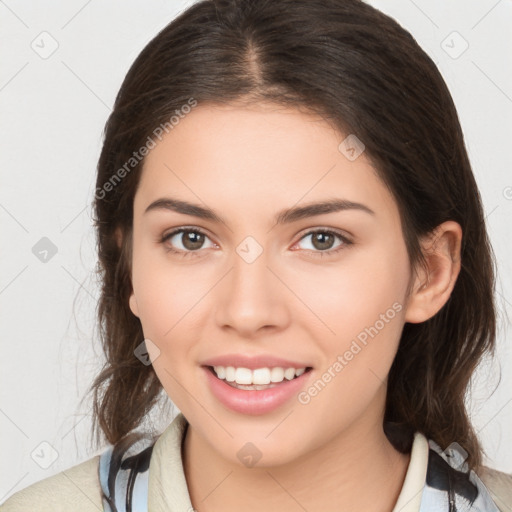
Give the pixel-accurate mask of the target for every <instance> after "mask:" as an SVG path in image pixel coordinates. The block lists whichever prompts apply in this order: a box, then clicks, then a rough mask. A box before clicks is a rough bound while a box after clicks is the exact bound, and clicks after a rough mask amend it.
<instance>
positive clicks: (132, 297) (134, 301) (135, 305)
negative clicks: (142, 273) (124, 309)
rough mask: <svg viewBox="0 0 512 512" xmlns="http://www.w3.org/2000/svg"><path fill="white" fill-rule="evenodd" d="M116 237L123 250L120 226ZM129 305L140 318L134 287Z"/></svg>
mask: <svg viewBox="0 0 512 512" xmlns="http://www.w3.org/2000/svg"><path fill="white" fill-rule="evenodd" d="M114 237H115V240H116V243H117V246H118V247H119V248H121V246H122V244H123V230H122V229H121V227H119V226H118V227H117V228H116V230H115V232H114ZM128 304H129V306H130V309H131V311H132V313H133V314H134V315H135V316H136V317H137V318H138V317H139V308H138V306H137V300H136V299H135V294H134V292H133V285H132V293H131V295H130V299H129V301H128Z"/></svg>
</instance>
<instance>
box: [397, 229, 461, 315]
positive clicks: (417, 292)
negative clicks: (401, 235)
mask: <svg viewBox="0 0 512 512" xmlns="http://www.w3.org/2000/svg"><path fill="white" fill-rule="evenodd" d="M461 241H462V228H461V227H460V225H459V224H458V223H457V222H455V221H451V220H450V221H446V222H443V223H442V224H440V225H439V226H438V227H437V228H436V229H435V230H434V231H433V233H432V234H431V235H430V236H429V237H427V238H426V239H425V240H423V241H422V250H423V253H424V255H425V262H426V268H425V269H423V268H420V269H419V272H418V273H417V275H416V276H415V278H414V280H415V281H414V285H413V287H412V291H411V294H410V296H409V300H408V304H407V310H406V314H405V321H406V322H410V323H421V322H425V321H426V320H428V319H429V318H432V317H433V316H434V315H435V314H436V313H437V312H438V311H439V310H440V309H441V308H442V307H443V306H444V305H445V304H446V302H447V301H448V299H449V298H450V295H451V293H452V291H453V288H454V286H455V282H456V281H457V277H458V275H459V272H460V267H461V263H460V248H461Z"/></svg>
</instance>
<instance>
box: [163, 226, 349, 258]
mask: <svg viewBox="0 0 512 512" xmlns="http://www.w3.org/2000/svg"><path fill="white" fill-rule="evenodd" d="M183 232H193V233H199V234H202V235H204V236H205V237H207V238H208V239H210V241H211V242H212V243H213V244H214V245H218V244H217V243H216V242H214V241H213V240H212V239H211V237H210V235H209V234H208V233H207V232H206V230H204V229H203V228H199V227H196V226H179V227H177V228H174V229H172V230H171V231H169V232H168V233H164V234H163V235H162V236H161V237H160V239H159V240H158V241H159V242H160V243H162V244H164V245H165V243H166V242H167V240H169V239H170V238H173V237H174V236H175V235H177V234H179V233H183ZM316 233H327V234H331V235H334V236H337V237H338V238H339V239H340V240H341V241H342V243H341V244H340V246H338V247H337V248H335V249H327V250H325V251H320V250H318V251H313V250H311V249H306V251H307V252H309V253H311V254H313V255H315V256H324V255H326V256H330V255H334V254H337V253H338V252H339V251H341V250H343V249H344V248H345V247H346V246H349V245H353V244H354V242H353V240H352V236H350V235H348V234H346V233H345V232H342V231H341V230H339V229H336V228H329V227H322V226H318V227H315V228H308V229H306V230H304V231H303V232H302V233H301V234H300V235H298V239H297V241H296V242H295V243H294V244H293V245H292V247H295V246H296V245H297V244H298V243H300V242H301V241H302V240H303V239H304V238H306V237H307V236H311V235H314V234H316ZM166 251H168V252H171V253H175V254H179V255H181V256H184V257H186V256H192V257H193V256H197V255H198V253H199V252H201V249H198V250H197V251H183V250H182V249H174V248H170V247H166Z"/></svg>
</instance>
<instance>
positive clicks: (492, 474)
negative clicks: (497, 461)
mask: <svg viewBox="0 0 512 512" xmlns="http://www.w3.org/2000/svg"><path fill="white" fill-rule="evenodd" d="M478 477H479V478H480V480H481V481H482V482H483V484H484V485H485V487H486V488H487V490H488V491H489V493H490V494H491V496H492V498H493V500H494V501H495V503H496V505H497V506H498V508H499V509H500V510H507V511H508V510H511V509H512V474H509V473H503V472H502V471H498V470H496V469H492V468H489V467H487V466H483V467H482V468H481V469H480V470H479V471H478Z"/></svg>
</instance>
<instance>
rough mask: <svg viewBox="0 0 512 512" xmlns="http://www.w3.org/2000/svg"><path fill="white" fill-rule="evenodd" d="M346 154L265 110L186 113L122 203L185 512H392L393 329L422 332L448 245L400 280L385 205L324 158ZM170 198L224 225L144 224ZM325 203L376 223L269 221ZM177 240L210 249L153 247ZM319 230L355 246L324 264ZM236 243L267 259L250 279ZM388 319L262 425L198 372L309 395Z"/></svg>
mask: <svg viewBox="0 0 512 512" xmlns="http://www.w3.org/2000/svg"><path fill="white" fill-rule="evenodd" d="M345 137H346V135H344V134H341V133H339V132H338V131H337V130H335V129H334V128H332V127H331V126H330V125H329V124H327V123H326V122H325V121H323V120H322V119H321V118H319V117H316V116H313V115H310V114H306V113H304V112H300V111H298V110H292V109H285V108H283V107H278V106H276V105H269V104H258V105H257V106H255V105H253V106H251V107H247V106H243V105H237V104H232V105H229V106H226V105H222V106H214V105H199V106H198V107H196V108H195V109H194V110H193V111H192V112H191V113H190V114H188V115H187V116H186V117H185V118H184V119H182V120H181V121H180V123H179V124H178V125H177V126H175V127H174V129H173V130H172V131H170V132H169V133H168V134H167V135H166V136H165V137H164V138H163V139H162V141H161V142H159V143H158V144H157V145H156V147H155V148H154V149H152V150H151V151H150V153H149V154H148V156H147V157H146V160H145V164H144V169H143V173H142V177H141V181H140V184H139V187H138V190H137V192H136V195H135V200H134V216H133V261H132V263H133V267H132V285H133V293H132V295H131V297H130V308H131V310H132V312H133V313H134V314H135V315H136V316H138V317H139V318H140V320H141V323H142V326H143V331H144V336H145V338H149V339H150V340H151V341H152V342H153V343H154V346H156V347H158V350H155V349H151V348H150V357H151V358H152V360H153V366H154V369H155V371H156V373H157V375H158V377H159V379H160V381H161V383H162V385H163V387H164V389H165V391H166V392H167V394H168V395H169V397H170V398H171V399H172V400H173V402H174V403H175V404H176V405H177V406H178V407H179V409H180V410H181V411H182V412H183V414H184V415H185V417H186V418H187V420H188V421H189V427H188V431H187V434H186V437H185V440H184V443H183V461H184V469H185V475H186V479H187V483H188V488H189V492H190V495H191V500H192V504H193V506H194V508H195V509H196V510H198V511H201V512H204V511H216V512H220V511H222V512H230V511H235V510H237V511H238V510H244V511H261V510H266V511H268V512H272V511H302V510H304V509H306V510H308V512H313V511H323V512H325V511H331V510H332V511H334V510H336V511H338V512H339V511H344V510H366V511H391V510H392V509H393V506H394V504H395V503H396V500H397V498H398V495H399V493H400V490H401V488H402V485H403V481H404V478H405V474H406V471H407V466H408V463H409V455H404V454H401V453H399V452H398V451H396V450H395V449H394V447H393V446H392V445H391V443H390V442H389V441H388V440H387V438H386V436H385V434H384V431H383V428H382V422H383V416H384V406H385V399H386V386H387V375H388V373H389V369H390V367H391V364H392V362H393V359H394V356H395V354H396V351H397V348H398V343H399V339H400V334H401V331H402V328H403V325H404V323H405V322H423V321H425V320H427V319H428V318H430V317H431V316H433V315H434V314H435V313H436V312H437V311H439V309H441V307H442V306H443V305H444V304H445V302H446V301H447V300H448V298H449V296H450V293H451V291H452V289H453V286H454V284H455V280H456V278H457V275H458V273H459V270H460V257H459V254H460V240H461V236H462V233H461V229H460V226H459V225H458V224H457V223H455V222H452V221H448V222H445V223H444V224H442V225H440V226H439V227H438V229H437V231H436V238H433V237H427V238H425V239H424V240H422V244H423V247H424V251H425V254H426V255H427V263H428V268H427V271H426V272H425V271H423V270H422V269H418V270H417V272H413V271H411V268H410V265H409V259H408V255H407V251H406V246H405V242H404V239H403V235H402V231H401V223H400V217H399V213H398V208H397V205H396V202H395V201H394V199H393V197H392V196H391V194H390V192H389V191H388V189H387V188H386V187H385V186H384V184H383V183H382V182H381V181H380V179H379V178H378V176H377V174H376V172H375V169H374V168H373V167H372V165H371V164H370V161H369V160H368V159H367V158H366V155H365V153H364V152H363V153H362V154H361V155H360V156H359V157H358V158H357V159H356V160H354V161H350V160H349V159H347V158H346V156H345V155H344V154H343V153H342V152H340V151H339V150H338V146H339V144H340V142H341V141H343V139H344V138H345ZM166 196H172V197H174V198H178V199H181V200H186V201H189V202H193V203H198V204H201V205H202V206H208V207H209V208H212V209H214V210H215V211H216V212H218V214H219V215H221V216H222V217H223V218H224V219H225V220H226V223H219V222H214V221H210V220H204V219H198V218H196V217H193V216H190V215H184V214H180V213H176V212H173V211H170V210H163V209H159V210H157V209H155V210H151V211H150V212H147V213H144V211H145V209H146V208H147V206H148V205H149V204H151V203H152V202H153V201H155V200H156V199H160V198H162V197H166ZM334 197H336V198H343V199H347V200H350V201H354V202H359V203H362V204H364V205H366V206H368V207H369V208H371V210H373V211H374V215H371V214H368V213H366V212H363V211H359V210H345V211H339V212H335V213H328V214H322V215H318V216H315V217H310V218H306V219H302V220H298V221H296V222H293V223H291V224H288V225H275V224H274V222H273V218H274V215H275V214H276V212H278V211H280V210H282V209H284V208H289V207H292V206H296V205H297V204H298V205H304V204H306V203H309V202H315V201H320V200H326V199H332V198H334ZM183 226H184V227H189V228H190V227H196V228H199V229H201V230H202V231H203V232H205V233H206V237H205V238H204V242H203V245H202V246H201V245H200V243H199V244H198V246H199V247H200V248H199V249H196V250H195V251H194V250H191V249H190V247H192V248H193V247H194V246H193V245H191V244H190V243H189V244H187V240H186V237H185V236H184V234H183V233H181V234H178V235H174V237H173V238H172V239H168V240H167V241H166V242H164V243H162V242H161V238H162V236H163V235H165V234H167V233H170V232H171V231H172V230H173V229H175V228H179V227H183ZM317 228H329V229H332V230H335V231H336V230H337V231H339V232H340V233H341V234H342V235H344V236H346V237H347V238H348V239H349V240H350V241H352V244H347V245H344V246H343V248H342V249H341V250H340V251H339V252H337V253H335V254H334V253H333V251H334V250H336V249H337V248H339V247H340V246H341V245H342V244H343V241H342V240H341V239H339V238H337V237H334V238H333V239H330V238H329V239H327V240H326V241H324V245H323V246H322V245H321V244H316V245H314V242H313V235H311V234H309V235H308V232H310V231H311V230H312V229H317ZM247 236H251V237H253V238H254V239H255V240H256V241H257V243H258V244H259V245H260V246H261V248H262V249H263V253H262V254H261V255H260V256H259V257H258V258H257V259H256V260H255V261H254V262H252V263H250V264H249V263H247V262H246V261H245V260H244V259H243V258H241V257H240V256H239V255H238V253H237V252H236V249H237V247H238V246H239V244H240V243H241V242H242V241H243V240H244V239H245V238H246V237H247ZM434 242H435V243H434ZM329 243H330V244H331V245H329ZM185 244H187V245H185ZM166 247H167V248H168V247H174V248H175V249H176V250H178V251H179V250H181V251H182V252H187V251H188V252H189V253H191V252H194V254H192V256H189V257H188V258H184V257H182V256H180V255H178V254H173V253H171V252H168V251H166ZM321 252H323V253H324V254H323V256H322V257H320V256H319V253H321ZM329 252H331V254H332V255H330V256H329V255H328V253H329ZM409 286H410V287H411V288H410V290H412V291H411V293H410V294H409V295H407V291H408V289H409V288H408V287H409ZM394 303H399V304H400V305H401V306H402V308H401V311H399V312H398V313H396V315H395V316H394V318H393V319H392V320H389V321H388V322H387V323H386V324H385V327H384V328H382V329H381V330H380V331H379V332H378V334H377V335H376V336H375V337H374V338H373V339H371V338H370V340H369V342H368V343H367V345H366V346H364V348H363V349H362V350H361V351H360V352H358V354H357V355H356V356H355V357H354V358H353V359H352V360H351V361H350V362H349V363H348V364H347V365H346V366H345V367H344V368H343V370H342V371H340V372H338V373H337V374H336V377H335V378H332V379H331V381H330V382H329V383H328V384H327V385H326V386H325V387H324V389H323V390H322V391H321V392H320V393H318V395H317V396H315V397H314V398H313V399H312V400H311V401H310V402H309V403H308V404H306V405H304V404H301V403H299V402H298V400H297V399H296V397H294V398H292V399H291V400H289V401H288V402H287V403H286V404H284V405H283V406H281V407H279V408H278V409H276V410H274V411H272V412H271V413H267V414H263V415H243V414H240V413H236V412H234V411H231V410H229V409H227V408H226V407H224V406H223V405H222V404H221V403H219V402H218V401H217V399H216V398H215V396H214V395H213V394H212V393H211V391H210V389H209V386H208V384H207V380H206V378H205V374H204V370H203V369H202V368H201V366H200V365H201V362H202V361H204V360H205V359H207V358H210V357H213V356H217V355H221V354H226V353H246V354H251V355H252V354H261V353H271V354H273V355H276V356H281V357H287V358H290V359H294V360H298V361H306V362H309V363H308V365H309V366H312V367H313V370H312V372H311V373H310V375H309V380H308V386H309V385H310V384H311V383H313V382H314V381H316V380H317V379H318V378H320V377H321V375H322V374H323V373H324V372H325V371H327V369H328V368H329V367H332V365H333V363H334V362H335V361H336V359H337V356H338V355H339V354H343V353H344V352H345V351H346V350H347V349H349V347H350V344H351V342H352V340H354V339H355V338H356V336H357V335H358V334H359V333H361V331H363V330H364V328H365V327H368V326H371V325H374V324H375V322H376V321H377V320H378V319H379V318H380V315H381V314H383V313H385V312H386V311H387V310H388V309H389V308H391V307H392V305H393V304H394ZM249 441H250V442H252V443H253V444H254V445H256V446H257V448H258V449H259V450H260V452H261V453H262V458H261V459H260V460H259V461H258V463H257V464H256V465H255V466H254V467H245V466H244V465H243V464H242V463H241V461H240V460H239V459H238V457H237V452H238V451H239V450H240V449H241V448H242V447H243V446H244V445H245V444H246V443H247V442H249ZM375 496H379V499H378V500H376V499H375Z"/></svg>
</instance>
